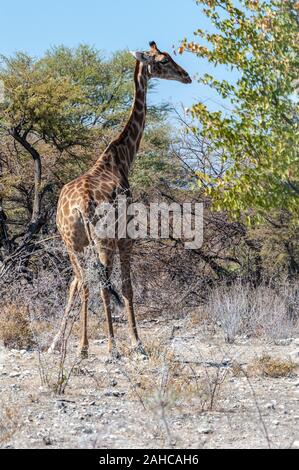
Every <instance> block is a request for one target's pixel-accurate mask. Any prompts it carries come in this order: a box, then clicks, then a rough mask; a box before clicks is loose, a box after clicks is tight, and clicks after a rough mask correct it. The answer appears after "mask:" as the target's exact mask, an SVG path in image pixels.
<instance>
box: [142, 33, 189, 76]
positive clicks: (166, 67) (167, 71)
mask: <svg viewBox="0 0 299 470" xmlns="http://www.w3.org/2000/svg"><path fill="white" fill-rule="evenodd" d="M133 54H134V56H135V58H136V59H137V60H138V61H139V62H142V63H144V64H146V65H147V69H148V74H149V77H150V78H164V79H166V80H177V81H178V82H181V83H191V82H192V80H191V78H190V77H189V74H188V73H187V72H186V71H185V70H184V69H183V68H182V67H180V65H178V64H177V63H176V62H175V61H174V60H173V59H172V57H171V56H170V55H169V54H168V53H167V52H161V51H160V50H159V49H158V47H157V44H156V43H155V42H154V41H152V42H150V50H149V51H146V52H134V53H133Z"/></svg>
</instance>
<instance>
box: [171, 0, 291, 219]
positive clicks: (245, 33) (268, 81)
mask: <svg viewBox="0 0 299 470" xmlns="http://www.w3.org/2000/svg"><path fill="white" fill-rule="evenodd" d="M197 4H198V5H199V6H201V7H203V12H204V14H205V15H206V16H207V17H208V18H209V20H210V21H211V23H212V26H213V29H214V31H215V32H212V33H211V32H208V31H204V30H202V29H198V30H197V31H196V32H195V35H196V37H198V38H201V39H198V40H197V38H195V40H194V41H191V42H190V41H188V40H187V39H186V40H184V41H183V43H182V46H181V47H180V49H179V52H180V53H183V52H184V51H185V50H188V51H190V52H192V53H194V54H196V55H197V56H198V57H199V58H205V59H207V60H208V61H209V62H211V63H212V64H214V65H215V66H217V65H219V64H222V65H225V66H227V68H226V70H227V77H226V78H227V79H221V80H219V79H216V78H215V77H213V76H212V75H209V74H205V75H203V76H202V77H200V78H199V81H200V82H201V83H203V84H206V85H209V86H210V87H212V88H213V89H214V90H216V91H217V92H218V93H219V95H220V96H221V98H223V99H224V100H227V101H228V102H229V103H230V107H231V111H230V112H229V113H227V112H226V113H225V114H224V113H223V112H222V111H217V112H212V111H211V110H209V109H208V107H207V106H206V105H205V104H203V103H201V102H199V103H197V104H195V105H194V106H193V108H192V114H193V117H194V118H196V119H198V120H199V123H200V124H199V126H198V127H196V128H194V129H193V132H195V133H200V134H201V135H202V136H204V137H205V138H206V139H208V140H209V143H210V151H211V152H212V153H213V152H215V153H217V154H219V153H221V154H222V155H223V156H222V159H223V162H225V163H227V162H229V168H228V169H227V171H226V172H225V174H224V175H223V176H221V177H219V175H218V176H217V177H215V178H213V176H211V177H210V179H209V181H208V189H207V193H208V194H209V195H210V196H211V197H212V200H213V204H214V207H215V208H216V209H218V210H220V209H225V210H229V211H230V213H231V214H233V215H235V216H240V214H244V212H245V213H247V217H248V221H249V222H250V220H252V218H254V217H255V218H257V219H258V220H261V219H262V217H263V216H264V215H265V214H267V213H268V212H269V211H270V210H272V209H274V210H276V209H282V208H283V209H285V210H287V211H288V212H289V213H290V214H291V216H292V217H293V220H296V219H297V218H298V213H299V209H298V208H299V204H298V196H299V161H298V160H299V158H298V150H297V149H298V143H299V142H298V100H296V98H295V93H296V88H298V48H299V36H298V25H299V20H298V11H299V2H298V1H295V0H267V1H264V0H240V1H239V2H237V3H236V2H233V1H232V0H198V1H197ZM230 69H233V70H235V71H236V72H237V76H238V78H237V80H236V81H235V82H234V81H232V80H229V78H228V77H229V76H230ZM199 184H201V183H200V181H199Z"/></svg>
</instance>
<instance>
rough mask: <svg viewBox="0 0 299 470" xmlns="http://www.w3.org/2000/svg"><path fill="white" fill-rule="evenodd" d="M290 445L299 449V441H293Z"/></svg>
mask: <svg viewBox="0 0 299 470" xmlns="http://www.w3.org/2000/svg"><path fill="white" fill-rule="evenodd" d="M292 447H293V449H299V441H294V442H293V445H292Z"/></svg>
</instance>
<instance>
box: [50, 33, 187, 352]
mask: <svg viewBox="0 0 299 470" xmlns="http://www.w3.org/2000/svg"><path fill="white" fill-rule="evenodd" d="M132 54H133V55H134V56H135V58H136V67H135V73H134V83H135V96H134V102H133V106H132V110H131V113H130V116H129V119H128V122H127V124H126V125H125V127H124V129H123V131H122V132H121V134H120V135H119V136H118V137H117V138H116V139H115V140H113V141H112V142H111V143H110V144H109V145H108V147H107V148H106V150H105V151H104V152H103V153H102V155H101V156H100V157H99V159H98V160H97V161H96V163H95V164H94V166H93V167H92V168H90V169H89V170H88V171H87V172H86V173H85V174H83V175H82V176H80V177H78V178H77V179H75V180H73V181H71V182H69V183H68V184H66V185H65V186H64V187H63V189H62V191H61V194H60V197H59V201H58V208H57V218H56V220H57V228H58V231H59V233H60V235H61V237H62V239H63V241H64V243H65V245H66V248H67V251H68V254H69V258H70V262H71V265H72V268H73V271H74V278H73V280H72V281H71V284H70V288H69V295H68V301H67V305H66V308H65V312H64V315H63V319H62V323H61V327H60V329H59V331H58V333H57V335H56V336H55V338H54V340H53V343H52V345H51V347H50V349H49V351H50V352H51V351H54V349H55V347H56V346H57V344H58V342H59V340H60V338H61V335H62V332H63V331H64V329H65V327H66V323H67V320H68V317H69V315H70V313H71V310H72V306H73V302H74V298H75V295H76V294H77V293H78V294H79V295H80V300H81V311H80V322H81V333H80V336H81V339H80V347H79V353H80V354H81V356H82V357H87V356H88V336H87V308H88V296H89V291H88V285H87V282H86V276H85V274H84V266H83V261H82V255H84V250H85V249H86V247H88V246H90V245H93V247H94V248H95V250H96V253H97V260H98V263H99V272H100V273H101V274H100V277H101V283H100V287H101V297H102V301H103V307H104V312H105V316H106V321H107V327H108V328H107V330H108V352H109V354H110V355H112V357H115V358H117V357H119V356H118V352H117V348H116V344H115V339H114V332H113V323H112V316H111V305H110V297H111V295H112V296H114V297H115V300H116V301H117V302H118V303H122V301H121V299H120V297H119V296H118V294H117V293H116V291H115V290H114V289H113V287H112V285H111V282H110V275H111V272H112V268H113V258H114V254H115V252H116V250H118V252H119V258H120V268H121V283H122V297H123V302H124V307H125V310H126V313H127V317H128V323H129V332H130V336H131V342H132V347H133V349H134V350H136V351H137V352H140V353H141V354H144V355H146V353H145V351H144V349H143V346H142V343H141V340H140V339H139V335H138V331H137V325H136V320H135V315H134V307H133V290H132V284H131V276H130V261H131V251H132V243H133V242H132V240H131V239H129V238H127V237H125V238H121V239H116V238H115V239H99V238H98V237H97V235H96V231H95V223H96V222H95V207H96V206H98V205H100V204H102V203H104V202H111V201H113V200H115V198H116V197H117V195H118V194H120V193H122V192H125V193H126V196H127V198H128V199H129V200H130V198H131V191H130V186H129V182H128V176H129V170H130V167H131V165H132V162H133V160H134V158H135V156H136V154H137V152H138V149H139V145H140V141H141V138H142V135H143V131H144V127H145V118H146V95H147V84H148V80H150V79H151V78H162V79H167V80H176V81H179V82H182V83H184V84H188V83H191V81H192V80H191V78H190V77H189V75H188V73H187V72H186V71H185V70H184V69H183V68H182V67H180V66H179V65H178V64H177V63H176V62H175V61H174V60H173V59H172V57H171V56H170V55H169V54H168V53H167V52H161V51H160V50H159V49H158V47H157V45H156V43H155V42H154V41H152V42H150V50H149V51H146V52H132ZM103 277H104V282H103Z"/></svg>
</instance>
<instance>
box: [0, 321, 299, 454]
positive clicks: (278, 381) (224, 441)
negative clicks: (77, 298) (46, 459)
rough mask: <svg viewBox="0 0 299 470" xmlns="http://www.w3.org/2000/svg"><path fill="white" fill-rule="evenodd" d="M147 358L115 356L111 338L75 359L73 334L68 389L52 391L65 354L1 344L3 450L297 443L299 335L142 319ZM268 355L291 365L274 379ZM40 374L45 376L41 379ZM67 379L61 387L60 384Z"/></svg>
mask: <svg viewBox="0 0 299 470" xmlns="http://www.w3.org/2000/svg"><path fill="white" fill-rule="evenodd" d="M140 329H141V335H142V338H143V339H144V344H145V346H146V348H147V351H148V353H149V359H148V360H144V359H143V358H141V357H139V356H136V354H135V353H132V352H131V351H130V350H129V348H128V340H127V325H126V324H125V322H123V323H120V324H118V325H117V332H116V334H117V337H118V340H119V341H118V344H119V350H120V352H121V355H122V356H121V359H120V360H119V361H116V362H111V361H109V358H108V356H107V352H106V340H105V336H104V335H102V336H99V337H98V339H97V340H92V341H91V343H90V355H89V358H88V359H86V360H83V361H78V359H77V356H76V348H77V345H76V338H72V339H71V340H70V343H69V346H68V356H67V360H66V364H65V375H66V376H67V375H68V374H69V372H70V371H72V372H71V375H70V378H69V381H68V383H67V385H66V389H65V393H64V394H63V395H58V394H57V393H54V391H53V390H54V389H55V387H56V388H57V386H59V384H58V372H59V362H60V355H59V353H56V354H55V355H52V356H47V355H44V354H42V355H41V356H40V355H39V354H38V353H37V352H36V351H32V352H30V351H17V350H7V349H5V348H4V347H3V346H1V348H0V380H1V390H0V404H1V409H0V446H1V447H2V448H45V447H47V448H153V449H156V448H165V447H167V448H168V447H178V448H199V449H200V448H267V447H272V448H290V447H299V380H298V371H299V367H298V361H297V358H298V357H299V353H298V351H299V339H296V338H293V339H289V340H285V341H281V342H280V343H279V344H278V345H277V344H268V343H267V342H265V341H262V340H254V339H250V338H249V339H248V338H238V339H237V341H236V342H235V344H233V345H227V344H226V343H225V342H224V340H223V336H222V334H221V332H219V331H209V330H208V329H206V328H205V329H203V328H202V327H201V326H200V325H199V324H198V325H197V324H195V323H194V322H192V321H190V320H168V321H153V322H145V321H144V322H141V323H140ZM265 355H270V356H271V357H272V358H274V359H277V360H279V361H285V362H286V364H289V360H290V358H292V361H293V362H294V367H293V370H292V371H290V372H288V373H286V374H285V376H282V377H270V376H267V375H266V374H265V373H264V372H263V371H261V370H260V369H259V367H257V360H258V358H261V357H263V356H265ZM41 375H43V376H46V377H44V381H43V383H42V381H41ZM62 385H65V384H62Z"/></svg>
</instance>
